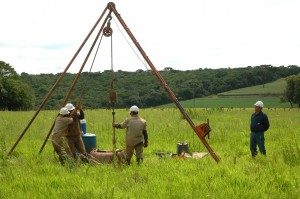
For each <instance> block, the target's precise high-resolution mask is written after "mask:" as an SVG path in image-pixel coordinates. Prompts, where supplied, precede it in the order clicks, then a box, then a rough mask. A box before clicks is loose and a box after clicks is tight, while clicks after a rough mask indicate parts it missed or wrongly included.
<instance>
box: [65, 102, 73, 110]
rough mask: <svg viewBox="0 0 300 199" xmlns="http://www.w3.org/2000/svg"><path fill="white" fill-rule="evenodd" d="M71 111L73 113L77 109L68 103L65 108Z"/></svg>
mask: <svg viewBox="0 0 300 199" xmlns="http://www.w3.org/2000/svg"><path fill="white" fill-rule="evenodd" d="M65 107H66V108H67V109H68V110H69V111H72V110H74V109H75V107H74V106H73V104H71V103H67V104H66V106H65Z"/></svg>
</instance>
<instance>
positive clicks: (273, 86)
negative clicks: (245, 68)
mask: <svg viewBox="0 0 300 199" xmlns="http://www.w3.org/2000/svg"><path fill="white" fill-rule="evenodd" d="M285 87H286V81H285V79H284V78H281V79H278V80H276V81H274V82H271V83H267V84H261V85H257V86H251V87H246V88H240V89H235V90H231V91H227V92H223V93H219V94H218V96H220V97H226V96H249V95H259V96H282V95H283V93H284V89H285Z"/></svg>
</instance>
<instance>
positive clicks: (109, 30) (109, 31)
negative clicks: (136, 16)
mask: <svg viewBox="0 0 300 199" xmlns="http://www.w3.org/2000/svg"><path fill="white" fill-rule="evenodd" d="M111 19H112V17H111V16H108V21H107V25H106V27H104V29H103V35H104V36H106V37H110V41H111V42H110V63H111V72H112V80H111V83H110V90H109V103H110V106H111V108H112V120H113V121H112V123H113V124H114V123H115V121H116V119H115V115H116V113H115V105H116V102H117V93H116V91H115V81H116V75H115V73H114V67H113V66H114V65H113V39H112V33H113V30H112V28H111V27H110V21H111ZM116 142H117V140H116V129H115V127H113V135H112V144H113V156H114V157H115V155H116Z"/></svg>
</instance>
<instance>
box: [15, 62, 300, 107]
mask: <svg viewBox="0 0 300 199" xmlns="http://www.w3.org/2000/svg"><path fill="white" fill-rule="evenodd" d="M114 73H115V74H114V75H115V77H116V81H115V84H114V85H115V91H116V93H117V103H116V107H129V106H131V105H133V104H135V105H137V106H140V107H153V106H158V105H161V104H165V103H170V102H171V100H170V99H169V97H168V95H167V93H166V92H165V91H164V89H163V88H162V87H161V85H160V83H159V82H158V80H157V79H156V77H155V76H154V75H153V74H152V71H145V70H137V71H135V72H127V71H121V70H119V71H116V72H114ZM160 73H161V75H162V76H163V77H164V78H165V80H166V82H167V83H168V85H169V86H170V87H171V89H172V90H173V91H174V93H175V95H176V96H177V98H178V99H179V100H187V99H192V98H197V97H204V96H209V95H212V94H218V93H221V92H225V91H229V90H232V89H237V88H243V87H248V86H254V85H259V84H265V83H269V82H272V81H274V80H277V79H279V78H283V77H288V76H291V75H297V74H299V73H300V67H299V66H296V65H290V66H287V67H283V66H280V67H274V66H272V65H261V66H254V67H252V66H248V67H246V68H221V69H208V68H205V69H197V70H187V71H180V70H174V69H172V68H170V67H167V68H165V69H164V70H162V71H160ZM59 75H60V74H59V73H58V74H39V75H31V74H27V73H22V74H21V76H20V78H21V79H22V81H23V82H24V83H25V84H28V85H30V86H31V87H32V88H33V90H34V93H35V100H34V106H35V107H36V106H38V105H39V104H40V103H41V102H42V100H43V99H44V97H45V95H46V94H47V93H48V91H49V90H50V88H51V87H52V85H53V84H54V82H55V81H56V79H57V78H58V77H59ZM75 76H76V74H70V73H67V74H66V75H65V77H64V79H63V81H62V82H61V83H60V84H59V86H58V87H57V89H56V90H55V91H54V93H53V95H52V97H51V98H50V99H49V101H48V102H47V104H46V106H45V108H46V109H58V108H59V107H61V105H62V103H63V99H64V97H65V95H66V93H67V91H68V89H69V87H70V85H71V83H72V81H73V79H74V78H75ZM112 76H113V74H112V71H109V70H108V71H103V72H92V73H88V72H83V73H82V74H81V77H80V79H79V81H78V83H77V84H76V86H75V89H74V92H73V93H72V95H71V97H70V100H69V101H71V102H73V103H76V102H77V101H80V102H81V103H82V105H83V106H84V107H85V108H109V107H110V104H109V99H108V93H109V91H110V89H111V83H112Z"/></svg>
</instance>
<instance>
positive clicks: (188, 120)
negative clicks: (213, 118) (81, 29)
mask: <svg viewBox="0 0 300 199" xmlns="http://www.w3.org/2000/svg"><path fill="white" fill-rule="evenodd" d="M107 7H108V9H109V10H111V11H112V12H113V13H114V14H115V16H116V17H117V18H118V20H119V22H120V23H121V25H122V26H123V28H124V29H125V31H126V32H127V34H128V36H129V37H130V38H131V40H132V42H133V43H134V44H135V46H136V47H137V49H138V50H139V51H140V53H141V54H142V56H143V57H144V59H145V60H146V62H147V63H148V65H149V66H150V68H151V69H152V71H153V72H154V75H155V76H156V77H157V79H158V80H159V82H160V84H161V85H162V86H163V88H164V89H165V90H166V92H167V93H168V95H169V97H170V98H171V100H172V101H173V102H174V103H175V105H176V106H177V108H178V109H179V110H180V112H181V113H182V115H183V116H184V118H185V119H186V120H187V122H188V123H189V125H190V126H191V127H192V129H193V130H194V132H195V133H196V134H197V130H196V127H195V124H194V123H193V121H192V119H191V118H190V117H189V115H188V114H187V112H186V111H185V110H184V108H183V107H182V105H181V104H180V103H179V101H178V99H177V98H176V96H175V94H174V93H173V91H172V90H171V89H170V87H169V86H168V84H167V83H166V81H165V80H164V78H163V77H162V76H161V74H160V73H159V71H157V69H156V68H155V66H154V65H153V63H152V62H151V60H150V59H149V57H148V56H147V54H146V53H145V51H144V50H143V48H142V47H141V45H140V44H139V43H138V41H137V40H136V38H135V37H134V35H133V34H132V32H131V31H130V29H129V28H128V26H127V25H126V23H125V22H124V20H123V19H122V17H121V15H120V14H119V13H118V11H117V10H116V8H115V4H114V3H112V2H110V3H108V6H107ZM197 135H198V134H197ZM198 137H199V139H200V140H201V141H202V143H203V144H204V146H205V147H206V148H207V150H208V151H209V153H210V154H211V156H212V157H213V158H214V160H215V161H216V162H219V161H220V159H219V157H218V156H217V155H216V154H215V152H214V151H213V150H212V148H211V147H210V146H209V144H208V143H207V141H206V140H205V138H204V137H201V136H199V135H198Z"/></svg>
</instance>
